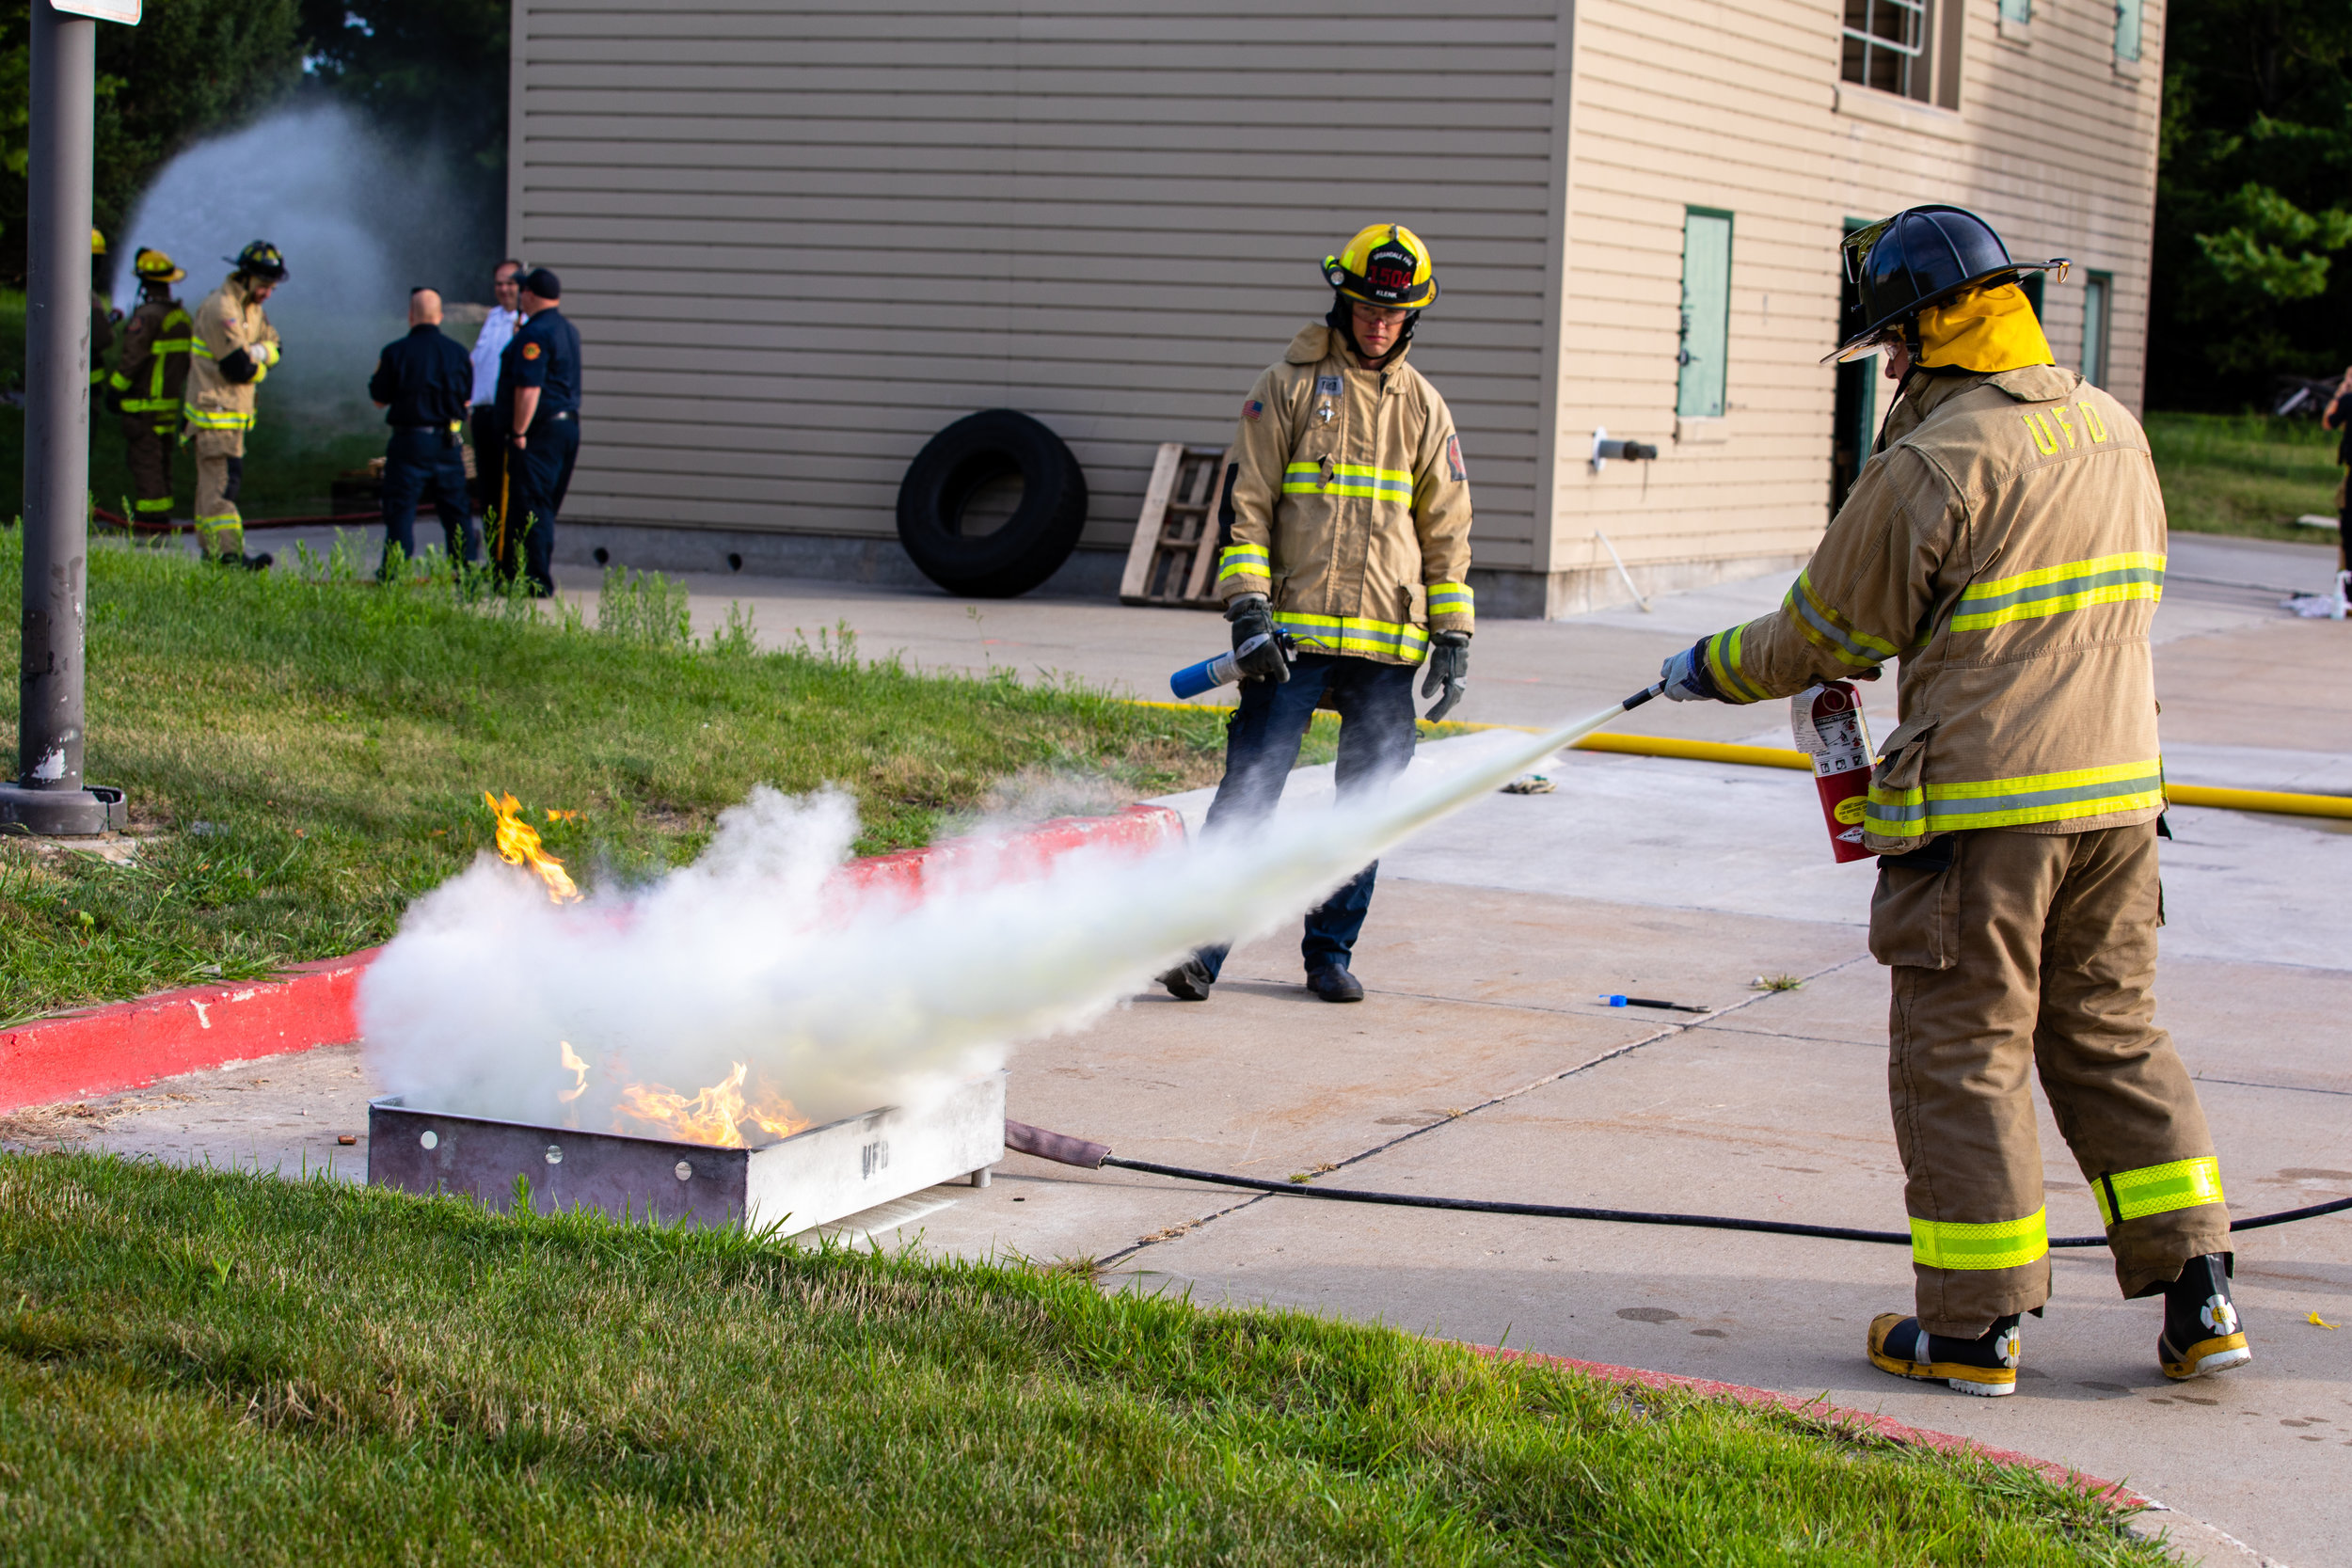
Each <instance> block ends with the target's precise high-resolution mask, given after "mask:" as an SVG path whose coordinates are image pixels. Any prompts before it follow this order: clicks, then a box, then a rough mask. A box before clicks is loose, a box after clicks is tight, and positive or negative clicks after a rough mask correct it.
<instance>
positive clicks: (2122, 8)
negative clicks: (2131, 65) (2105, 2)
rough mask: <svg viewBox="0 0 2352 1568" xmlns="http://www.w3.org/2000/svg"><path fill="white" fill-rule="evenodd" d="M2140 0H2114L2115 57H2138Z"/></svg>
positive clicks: (2130, 58)
mask: <svg viewBox="0 0 2352 1568" xmlns="http://www.w3.org/2000/svg"><path fill="white" fill-rule="evenodd" d="M2139 16H2140V0H2115V57H2116V58H2117V59H2119V60H2137V59H2138V58H2139Z"/></svg>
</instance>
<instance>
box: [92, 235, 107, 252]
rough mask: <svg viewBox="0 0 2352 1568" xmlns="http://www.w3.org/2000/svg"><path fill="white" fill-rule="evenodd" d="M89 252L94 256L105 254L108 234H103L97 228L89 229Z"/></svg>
mask: <svg viewBox="0 0 2352 1568" xmlns="http://www.w3.org/2000/svg"><path fill="white" fill-rule="evenodd" d="M89 253H90V254H91V255H92V256H103V255H105V254H106V236H105V235H103V234H101V233H100V232H99V231H98V230H95V229H93V230H90V231H89Z"/></svg>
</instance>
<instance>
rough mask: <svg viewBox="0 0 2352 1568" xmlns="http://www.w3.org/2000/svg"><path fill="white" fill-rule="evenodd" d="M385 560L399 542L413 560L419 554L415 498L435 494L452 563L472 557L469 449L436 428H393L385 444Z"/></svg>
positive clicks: (387, 559)
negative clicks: (467, 483)
mask: <svg viewBox="0 0 2352 1568" xmlns="http://www.w3.org/2000/svg"><path fill="white" fill-rule="evenodd" d="M383 496H384V562H385V564H386V565H389V564H390V563H391V559H392V546H394V545H398V546H400V547H401V551H402V553H404V554H405V555H406V556H407V557H408V559H409V560H411V561H414V560H416V558H417V503H418V502H419V501H421V500H422V499H424V498H425V497H427V496H430V497H432V499H433V509H434V510H435V511H436V512H438V513H439V514H440V515H441V533H442V536H443V537H444V538H445V539H446V540H447V541H448V546H449V559H450V563H451V565H453V566H454V565H455V564H456V563H457V562H460V561H470V560H471V559H473V549H472V538H471V529H472V523H473V515H472V511H471V509H470V508H469V506H468V505H467V504H466V454H465V451H464V449H463V448H461V447H458V446H456V445H454V444H453V443H452V442H451V441H448V440H444V439H443V438H442V436H441V433H440V432H439V431H437V430H395V431H393V432H392V439H391V441H390V443H389V445H388V446H386V448H385V449H384V490H383Z"/></svg>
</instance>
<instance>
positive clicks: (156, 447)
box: [122, 414, 178, 523]
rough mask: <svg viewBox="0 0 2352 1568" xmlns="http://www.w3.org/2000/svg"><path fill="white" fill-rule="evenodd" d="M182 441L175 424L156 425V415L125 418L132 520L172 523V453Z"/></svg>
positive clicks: (124, 433) (125, 448) (131, 415)
mask: <svg viewBox="0 0 2352 1568" xmlns="http://www.w3.org/2000/svg"><path fill="white" fill-rule="evenodd" d="M177 437H178V432H177V431H176V430H174V429H173V427H172V424H171V421H169V420H166V421H165V422H163V423H162V424H157V423H156V422H155V416H154V415H152V414H125V415H124V416H123V417H122V455H123V458H124V460H125V461H126V462H127V463H128V464H129V465H130V467H131V488H132V490H133V491H134V492H135V495H134V496H133V498H132V501H131V520H132V521H133V522H139V523H166V522H169V521H170V520H171V449H172V445H173V443H174V441H175V440H176V439H177Z"/></svg>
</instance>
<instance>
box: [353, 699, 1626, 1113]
mask: <svg viewBox="0 0 2352 1568" xmlns="http://www.w3.org/2000/svg"><path fill="white" fill-rule="evenodd" d="M1618 711H1619V710H1618V709H1617V708H1611V709H1609V710H1608V711H1607V712H1605V713H1602V714H1597V715H1596V716H1594V717H1593V718H1592V719H1589V720H1586V721H1581V722H1580V723H1576V724H1571V725H1567V726H1565V727H1564V728H1562V729H1560V730H1556V731H1554V732H1552V733H1551V734H1549V735H1547V736H1540V737H1535V738H1531V737H1529V736H1523V735H1517V734H1508V733H1501V732H1497V733H1493V734H1489V735H1486V736H1478V737H1475V738H1473V739H1470V740H1464V741H1459V742H1455V743H1454V744H1452V745H1449V746H1448V747H1447V748H1446V752H1447V757H1446V760H1445V763H1444V764H1443V765H1442V766H1432V765H1431V764H1429V763H1423V764H1422V765H1420V766H1417V767H1416V768H1414V769H1413V770H1412V771H1411V772H1409V773H1408V774H1406V778H1405V779H1404V781H1402V782H1401V783H1400V784H1397V785H1395V786H1393V787H1392V788H1391V790H1390V792H1389V793H1388V795H1387V796H1386V797H1385V798H1383V799H1381V800H1375V801H1369V802H1365V801H1359V802H1354V803H1351V804H1349V805H1346V806H1335V807H1333V808H1331V809H1329V810H1323V811H1310V812H1300V813H1295V814H1290V815H1286V816H1282V817H1280V818H1279V819H1277V821H1276V823H1275V824H1274V825H1273V826H1272V827H1271V828H1269V829H1268V830H1267V831H1264V832H1259V833H1257V834H1254V835H1249V836H1247V837H1242V836H1235V837H1231V838H1219V839H1215V840H1205V841H1202V842H1200V843H1197V844H1191V845H1181V844H1180V845H1175V846H1171V847H1167V848H1164V849H1162V850H1159V851H1157V852H1154V853H1152V854H1148V855H1144V856H1141V857H1138V856H1136V855H1135V854H1133V853H1132V852H1129V853H1121V852H1118V851H1113V850H1101V851H1092V852H1081V853H1074V854H1070V855H1066V856H1063V857H1061V858H1060V859H1058V860H1057V861H1055V862H1054V863H1052V864H1051V865H1050V866H1048V867H1047V868H1046V869H1044V870H1043V871H1042V872H1030V873H1025V874H1015V873H1012V872H1010V871H1009V868H1006V867H992V866H990V865H988V864H986V863H984V861H982V862H976V863H973V864H972V865H971V867H970V868H969V870H968V871H967V872H965V873H964V874H962V875H960V876H959V877H958V878H957V879H955V880H954V881H952V882H951V883H950V884H949V885H946V886H944V887H942V886H932V887H930V888H929V889H927V893H926V896H924V897H923V898H922V899H921V900H920V901H917V902H907V901H903V900H898V899H892V898H886V897H882V896H878V895H855V894H850V893H849V892H848V891H846V890H845V889H843V888H842V887H840V886H839V885H837V884H836V885H834V886H832V887H828V885H827V882H826V879H827V878H828V876H829V875H830V874H831V873H832V872H833V871H834V868H835V867H837V866H838V865H839V864H840V863H841V861H842V859H843V858H844V857H845V856H846V855H847V853H848V850H849V846H850V840H851V839H852V837H854V835H855V832H856V828H857V822H856V814H855V811H854V808H853V806H852V804H851V802H850V800H849V798H848V797H846V796H844V795H841V794H838V793H830V792H828V793H821V794H818V795H815V796H810V797H805V798H802V799H798V800H794V799H788V798H787V797H785V796H783V795H780V794H778V793H776V792H775V791H773V790H771V789H765V788H762V789H759V790H756V791H755V792H754V794H753V796H752V798H751V799H750V800H748V801H746V802H745V803H744V804H742V805H740V806H738V807H736V808H734V809H732V810H730V811H728V812H726V813H725V814H723V816H721V818H720V823H719V829H718V832H717V833H716V834H715V836H714V837H713V839H712V841H711V845H710V847H709V849H708V850H707V853H705V855H704V856H703V858H702V859H701V860H700V861H699V862H697V863H695V864H693V865H692V866H690V867H688V868H686V869H684V870H681V871H677V872H675V873H673V874H671V875H670V876H668V877H667V878H665V879H662V880H661V881H660V882H659V883H657V884H655V885H654V886H652V887H651V888H649V889H645V890H643V891H640V892H638V893H635V894H631V895H614V896H611V897H604V898H598V899H595V900H591V901H589V902H587V903H581V904H572V905H566V906H562V907H558V906H556V905H553V904H551V903H549V901H548V897H547V895H546V894H545V893H544V892H543V891H542V890H541V888H540V887H539V884H538V882H537V881H536V879H533V878H532V877H531V876H530V875H529V874H528V873H525V872H522V871H518V870H516V869H514V868H512V867H509V866H507V865H504V864H502V863H499V862H497V861H495V860H491V859H489V858H488V857H486V856H485V858H484V859H483V860H482V861H481V862H479V863H476V864H475V865H474V866H473V867H472V868H471V869H469V870H468V871H466V872H465V873H463V874H462V875H460V876H458V877H456V878H454V879H452V880H450V881H449V882H447V883H445V884H444V885H442V886H441V887H440V888H438V889H436V890H435V891H434V892H433V893H431V894H429V895H426V896H425V897H423V898H421V899H420V900H419V901H418V902H417V903H416V904H415V905H414V906H412V907H411V909H410V911H409V913H408V915H407V917H406V918H405V921H404V922H403V924H402V928H401V931H400V934H399V935H398V936H397V937H395V938H394V939H393V941H392V942H391V943H390V945H389V947H388V948H387V949H386V950H385V952H384V955H383V957H382V958H379V959H377V960H376V962H375V964H374V965H373V967H371V968H370V970H369V971H368V974H367V975H366V977H365V978H364V980H363V981H362V982H361V988H360V996H359V1006H360V1022H361V1025H362V1028H363V1030H364V1032H365V1035H366V1038H367V1051H368V1056H369V1060H370V1063H371V1066H372V1067H373V1069H374V1071H375V1073H376V1075H377V1077H378V1079H379V1081H380V1082H382V1083H383V1085H385V1087H386V1088H387V1089H388V1090H389V1091H390V1092H392V1093H396V1094H401V1095H404V1096H405V1097H407V1100H408V1102H409V1103H410V1104H413V1105H420V1106H423V1107H426V1108H429V1109H434V1110H442V1111H453V1112H472V1113H475V1114H481V1115H488V1116H495V1117H502V1118H506V1119H512V1120H520V1121H529V1122H537V1123H549V1122H555V1121H557V1120H559V1119H561V1118H567V1117H573V1116H577V1117H579V1119H578V1122H577V1125H580V1126H582V1127H587V1128H592V1129H596V1128H604V1127H610V1126H612V1120H611V1109H610V1108H611V1106H612V1103H613V1101H614V1100H615V1098H616V1097H617V1095H618V1092H619V1090H620V1088H621V1087H622V1085H624V1084H626V1083H629V1082H635V1081H640V1080H643V1081H651V1082H656V1083H660V1084H665V1085H670V1086H671V1087H673V1088H675V1089H679V1090H682V1091H685V1092H687V1093H690V1094H691V1093H692V1092H693V1091H694V1090H695V1089H697V1088H700V1087H702V1086H704V1085H711V1084H716V1083H720V1082H722V1081H723V1080H724V1079H726V1078H727V1077H728V1076H729V1074H730V1073H731V1072H732V1071H733V1068H734V1064H736V1063H743V1064H746V1066H747V1067H748V1069H749V1086H750V1088H752V1089H754V1090H757V1089H760V1088H767V1089H771V1090H773V1091H776V1092H779V1093H781V1094H783V1095H785V1096H787V1097H788V1098H789V1099H790V1100H791V1101H793V1103H794V1104H795V1105H796V1106H797V1107H798V1108H799V1110H800V1112H801V1113H802V1114H803V1116H806V1117H814V1118H815V1119H816V1120H818V1122H824V1121H828V1120H831V1119H834V1118H836V1117H843V1116H850V1115H854V1114H856V1113H859V1112H862V1111H866V1110H870V1109H872V1108H874V1107H875V1106H878V1105H884V1104H903V1103H908V1102H910V1101H920V1100H921V1099H922V1098H924V1096H925V1095H926V1094H927V1092H929V1091H930V1089H931V1088H932V1087H934V1086H936V1085H944V1084H946V1083H949V1082H952V1081H955V1080H957V1079H960V1078H963V1077H968V1076H970V1075H971V1074H973V1073H975V1072H977V1071H979V1070H982V1069H988V1068H993V1067H996V1066H1001V1065H1002V1064H1003V1062H1004V1061H1005V1059H1006V1057H1007V1056H1008V1054H1009V1053H1010V1051H1011V1050H1012V1049H1013V1048H1014V1047H1016V1046H1018V1045H1020V1044H1021V1043H1023V1042H1024V1041H1027V1040H1034V1039H1039V1038H1042V1037H1046V1036H1049V1035H1053V1034H1056V1033H1058V1032H1061V1031H1064V1030H1069V1029H1074V1028H1078V1027H1081V1026H1083V1025H1084V1024H1086V1023H1087V1022H1090V1021H1091V1020H1093V1019H1095V1018H1097V1017H1099V1016H1101V1014H1102V1013H1103V1012H1104V1011H1105V1010H1106V1009H1108V1008H1110V1007H1111V1006H1115V1005H1116V1004H1117V1003H1118V1002H1120V1000H1121V999H1122V998H1124V997H1127V996H1130V995H1133V994H1134V993H1135V992H1136V991H1137V990H1141V989H1142V988H1143V987H1144V985H1145V984H1146V983H1148V981H1149V980H1150V978H1151V976H1152V974H1155V973H1157V972H1158V971H1159V970H1161V969H1164V968H1166V967H1167V966H1168V965H1169V964H1171V963H1174V962H1176V961H1178V960H1179V959H1181V958H1183V957H1184V954H1186V953H1188V952H1189V951H1190V950H1191V949H1193V948H1194V947H1197V946H1200V945H1203V944H1206V943H1210V942H1232V941H1237V940H1246V939H1248V938H1249V937H1252V936H1257V935H1262V934H1263V933H1265V932H1267V931H1269V930H1272V929H1274V928H1275V927H1279V926H1280V925H1283V924H1285V923H1287V922H1290V921H1292V920H1295V919H1296V918H1297V917H1298V915H1299V914H1300V913H1301V912H1303V911H1305V910H1306V909H1308V908H1310V907H1311V905H1313V904H1314V903H1315V902H1316V901H1317V900H1319V899H1320V898H1322V897H1323V896H1325V895H1327V894H1328V893H1329V892H1330V891H1331V890H1332V889H1333V888H1335V887H1337V886H1338V885H1339V884H1340V883H1341V882H1343V881H1344V880H1346V879H1348V878H1349V877H1351V876H1353V875H1354V874H1355V872H1356V871H1357V869H1358V868H1359V867H1360V866H1362V865H1363V864H1364V863H1366V862H1367V861H1369V860H1372V859H1373V858H1375V856H1377V855H1378V854H1379V853H1380V852H1381V850H1382V849H1384V848H1385V847H1388V846H1390V845H1391V844H1394V843H1396V842H1397V841H1398V840H1400V839H1402V838H1404V837H1406V835H1407V834H1409V833H1411V832H1413V831H1414V830H1415V829H1417V828H1419V827H1421V826H1422V825H1423V824H1425V823H1427V822H1430V821H1433V820H1435V819H1436V818H1437V817H1438V816H1443V815H1445V814H1446V813H1448V812H1450V811H1453V810H1454V809H1456V808H1458V807H1459V806H1461V805H1463V804H1466V803H1467V802H1468V801H1470V800H1473V799H1475V798H1477V797H1479V796H1481V795H1483V794H1486V792H1488V791H1491V790H1492V789H1494V788H1496V787H1497V786H1498V785H1500V784H1502V783H1503V782H1505V781H1506V780H1508V779H1510V778H1512V777H1513V776H1515V775H1516V774H1518V772H1520V771H1522V770H1523V769H1525V768H1528V767H1529V766H1531V765H1533V764H1534V763H1535V762H1537V761H1539V760H1540V759H1542V758H1544V757H1546V756H1549V754H1550V753H1551V752H1554V751H1556V750H1558V749H1559V748H1560V747H1562V746H1564V745H1565V744H1567V743H1568V742H1569V741H1572V740H1574V739H1575V738H1577V737H1578V736H1581V735H1583V734H1585V733H1587V732H1589V731H1591V730H1593V729H1597V728H1598V727H1599V726H1600V725H1601V724H1603V723H1605V722H1607V721H1609V720H1610V719H1612V718H1613V717H1615V716H1616V714H1617V713H1618ZM559 1042H564V1044H567V1045H568V1046H569V1048H570V1049H571V1050H572V1051H573V1052H575V1053H577V1055H578V1057H579V1059H580V1060H581V1061H583V1062H585V1063H586V1064H587V1066H588V1069H589V1072H588V1080H587V1082H588V1089H587V1092H586V1093H585V1094H584V1095H583V1096H582V1098H581V1099H580V1100H579V1101H577V1102H576V1103H572V1104H566V1103H565V1101H564V1099H563V1096H564V1093H565V1092H566V1091H568V1090H571V1089H572V1088H574V1086H575V1085H576V1084H578V1083H579V1082H580V1080H579V1079H578V1078H576V1076H575V1074H574V1073H573V1072H572V1071H569V1070H566V1069H564V1067H563V1065H562V1062H563V1057H562V1050H563V1046H561V1045H559ZM622 1130H624V1131H636V1130H638V1129H634V1128H624V1129H622Z"/></svg>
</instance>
